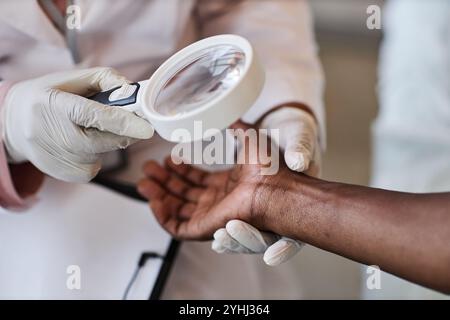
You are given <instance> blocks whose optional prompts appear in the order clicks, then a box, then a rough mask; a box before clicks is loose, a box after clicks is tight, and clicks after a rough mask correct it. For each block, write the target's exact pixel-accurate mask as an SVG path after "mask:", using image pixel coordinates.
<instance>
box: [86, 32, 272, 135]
mask: <svg viewBox="0 0 450 320" xmlns="http://www.w3.org/2000/svg"><path fill="white" fill-rule="evenodd" d="M263 85H264V71H263V68H262V67H261V65H260V63H259V60H258V58H257V56H256V55H255V52H254V51H253V48H252V46H251V44H250V43H249V42H248V41H247V40H246V39H244V38H242V37H240V36H236V35H220V36H214V37H210V38H206V39H203V40H200V41H198V42H195V43H193V44H191V45H189V46H187V47H186V48H184V49H182V50H181V51H179V52H177V53H176V54H175V55H173V56H172V57H171V58H169V59H168V60H167V61H166V62H165V63H163V64H162V65H161V66H160V67H159V68H158V70H156V72H155V73H154V74H153V75H152V77H151V78H150V79H149V80H144V81H140V82H137V83H132V84H128V85H124V86H121V87H117V88H113V89H111V90H108V91H103V92H100V93H97V94H96V95H94V96H92V97H91V99H93V100H96V101H98V102H101V103H103V104H106V105H111V106H120V107H121V108H124V109H126V110H128V111H131V112H135V113H136V114H138V115H140V116H143V117H144V118H146V119H147V120H148V121H149V122H150V123H151V124H152V125H153V127H154V128H155V130H156V131H157V132H158V133H159V135H160V136H161V137H163V138H164V139H166V140H169V141H172V142H189V141H193V140H198V139H202V138H203V139H204V138H208V137H207V136H205V135H201V136H200V137H199V136H198V134H194V124H195V121H201V122H202V129H203V132H206V131H208V129H219V130H222V129H224V128H226V127H228V126H229V125H230V124H232V123H233V122H235V121H236V120H238V119H239V118H240V117H241V116H242V115H243V114H244V113H245V112H246V111H247V110H248V109H249V108H250V107H251V106H252V105H253V103H254V102H255V101H256V99H257V98H258V96H259V94H260V92H261V90H262V88H263ZM177 129H185V130H187V132H189V135H188V136H187V137H183V138H180V136H179V135H174V132H175V130H177ZM180 139H184V140H181V141H180Z"/></svg>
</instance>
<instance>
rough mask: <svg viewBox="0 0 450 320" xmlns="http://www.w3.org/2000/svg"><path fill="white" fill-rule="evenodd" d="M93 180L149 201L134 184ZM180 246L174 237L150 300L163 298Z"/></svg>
mask: <svg viewBox="0 0 450 320" xmlns="http://www.w3.org/2000/svg"><path fill="white" fill-rule="evenodd" d="M92 182H93V183H96V184H98V185H101V186H103V187H105V188H108V189H109V190H112V191H115V192H117V193H120V194H122V195H125V196H127V197H130V198H133V199H136V200H140V201H145V202H147V200H146V199H144V198H143V197H142V196H141V195H140V194H139V193H138V192H137V191H136V187H135V186H133V185H129V184H126V183H122V182H118V181H114V180H111V179H108V178H105V177H103V176H102V175H100V176H98V177H96V178H95V179H94V180H93V181H92ZM179 247H180V242H179V241H177V240H175V239H172V240H171V242H170V245H169V248H168V249H167V252H166V253H165V255H164V256H163V263H162V266H161V269H160V270H159V274H158V278H157V279H156V281H155V284H154V285H153V289H152V292H151V293H150V296H149V297H148V300H159V299H161V295H162V293H163V291H164V287H165V285H166V283H167V279H168V278H169V275H170V271H171V270H172V266H173V264H174V263H175V259H176V256H177V253H178V249H179Z"/></svg>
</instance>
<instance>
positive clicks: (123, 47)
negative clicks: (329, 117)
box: [0, 0, 325, 298]
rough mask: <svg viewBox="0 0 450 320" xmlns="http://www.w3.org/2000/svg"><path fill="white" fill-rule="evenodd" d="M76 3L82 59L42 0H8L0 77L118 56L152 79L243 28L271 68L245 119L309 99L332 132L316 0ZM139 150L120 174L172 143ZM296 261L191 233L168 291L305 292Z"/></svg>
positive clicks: (206, 294) (2, 9) (133, 173)
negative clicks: (177, 58)
mask: <svg viewBox="0 0 450 320" xmlns="http://www.w3.org/2000/svg"><path fill="white" fill-rule="evenodd" d="M75 4H77V5H79V6H80V8H81V30H79V32H78V48H79V53H80V55H81V58H82V61H81V63H80V64H79V65H75V64H74V63H73V61H72V58H71V54H70V51H69V50H68V47H67V45H66V43H65V41H64V38H63V37H62V36H61V34H60V33H59V32H58V31H57V29H56V28H55V27H54V26H53V25H52V23H51V22H50V21H49V20H48V18H47V17H46V16H45V14H44V13H43V11H42V10H41V8H40V7H39V5H38V3H37V1H14V0H3V1H1V2H0V78H3V79H4V80H12V81H19V80H23V79H27V78H33V77H38V76H40V75H44V74H47V73H50V72H55V71H60V70H68V69H73V68H85V67H93V66H110V67H113V68H116V69H117V70H119V71H120V72H121V73H123V74H124V75H125V76H127V77H128V78H129V79H130V80H135V81H137V80H143V79H146V78H148V77H150V75H151V74H152V72H154V70H155V69H156V68H157V67H158V66H159V65H160V64H161V62H163V61H164V60H165V59H167V58H168V57H169V56H170V55H171V54H172V53H174V52H175V51H177V50H178V49H180V48H182V47H184V46H185V45H186V44H188V43H191V42H193V41H194V40H197V39H199V38H202V37H206V36H210V35H214V34H221V33H235V34H240V35H243V36H245V37H247V38H248V39H249V40H250V41H251V42H252V43H253V45H254V46H255V48H256V51H257V52H258V54H259V56H260V58H261V61H262V63H263V65H264V66H265V69H266V85H265V88H264V90H263V93H262V95H261V97H260V99H259V100H258V101H257V103H256V104H255V105H254V107H253V108H252V109H251V110H250V111H249V112H248V114H246V115H245V117H244V120H247V121H254V120H255V119H257V118H258V116H259V115H261V114H263V113H264V112H265V111H266V110H268V109H269V108H271V107H273V106H275V105H279V104H282V103H285V102H289V101H299V102H303V103H305V104H307V105H309V106H310V107H311V108H312V109H313V111H314V112H315V114H316V116H317V118H318V119H319V122H320V126H321V132H322V134H321V139H322V142H323V141H324V137H325V135H324V113H323V108H322V100H321V99H322V90H323V88H322V87H323V81H322V78H323V77H322V72H321V68H320V63H319V61H318V58H317V49H316V45H315V42H314V37H313V32H312V21H311V20H312V19H311V15H310V12H309V8H308V5H307V3H306V1H302V0H297V1H290V0H286V1H281V0H280V1H255V0H250V1H223V0H216V1H209V0H206V1H205V0H199V1H195V0H148V1H147V0H114V1H111V0H95V1H87V0H78V1H75ZM169 146H170V145H169ZM131 150H132V157H131V166H130V168H128V170H127V171H126V172H124V173H123V174H121V175H120V178H122V179H124V180H127V181H133V182H136V181H137V180H138V179H139V177H140V176H141V172H140V170H141V166H142V163H143V162H144V161H145V159H149V158H159V159H160V158H162V157H163V156H164V155H166V154H167V152H168V150H170V147H168V144H167V143H165V142H164V141H162V140H161V139H159V138H158V137H156V138H152V140H151V141H150V142H149V143H147V144H146V143H144V144H140V145H137V146H135V147H133V148H132V149H131ZM133 151H134V152H133ZM61 211H63V208H61ZM73 218H74V219H76V218H77V217H73ZM130 219H132V216H130ZM86 223H87V222H86ZM109 223H114V221H110V222H109ZM58 227H62V226H55V228H58ZM74 236H75V235H73V234H70V233H68V234H67V238H70V237H74ZM11 241H12V242H14V241H20V239H11ZM45 249H46V248H45V247H43V248H42V250H45ZM48 254H49V257H51V259H58V257H54V256H52V255H51V252H49V253H48ZM68 254H70V253H68ZM51 259H49V263H51ZM299 259H300V257H299ZM294 267H295V263H287V264H285V265H284V266H282V267H278V268H268V267H266V266H264V264H263V262H262V260H261V257H249V256H240V255H239V256H233V257H229V256H221V255H217V254H215V253H213V252H212V251H211V250H210V248H209V243H203V244H199V243H186V244H184V245H183V248H182V250H181V253H180V255H179V258H178V261H177V265H176V266H175V272H174V273H173V276H172V278H171V281H170V283H169V285H168V289H167V290H166V292H165V297H167V298H174V297H175V298H269V297H270V298H301V297H302V288H301V281H300V280H299V279H298V277H296V270H295V268H294ZM39 276H40V274H39V273H37V274H36V277H39ZM100 298H101V297H100Z"/></svg>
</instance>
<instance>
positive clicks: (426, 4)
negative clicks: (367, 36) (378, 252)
mask: <svg viewBox="0 0 450 320" xmlns="http://www.w3.org/2000/svg"><path fill="white" fill-rule="evenodd" d="M383 14H384V16H383V19H384V33H385V39H384V41H383V46H382V51H381V60H380V69H379V77H380V79H379V80H380V84H379V89H380V92H379V96H380V113H379V115H378V118H377V120H376V123H375V125H374V128H373V129H374V130H373V133H374V161H373V164H374V167H373V180H372V185H373V186H374V187H379V188H385V189H391V190H398V191H407V192H418V193H423V192H444V191H445V192H448V191H450V48H449V43H450V2H449V1H448V0H431V1H430V0H429V1H421V0H391V1H389V2H388V4H387V6H386V8H385V9H384V10H383ZM411 245H414V244H413V243H412V244H411ZM365 276H366V274H364V276H363V277H365ZM363 284H365V281H363ZM364 296H365V298H385V299H391V298H393V299H396V298H397V299H398V298H403V299H433V298H444V297H446V296H444V295H441V294H439V293H437V292H434V291H431V290H428V289H424V288H422V287H420V286H417V285H413V284H411V283H409V282H406V281H404V280H401V279H399V278H397V277H394V276H392V275H389V274H387V273H383V274H382V278H381V290H371V291H368V290H366V289H365V287H364Z"/></svg>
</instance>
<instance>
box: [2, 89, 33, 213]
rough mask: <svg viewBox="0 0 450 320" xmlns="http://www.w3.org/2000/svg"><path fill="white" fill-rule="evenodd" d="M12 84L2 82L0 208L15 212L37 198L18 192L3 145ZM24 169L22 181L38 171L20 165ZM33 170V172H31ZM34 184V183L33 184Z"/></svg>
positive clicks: (28, 166) (29, 165)
mask: <svg viewBox="0 0 450 320" xmlns="http://www.w3.org/2000/svg"><path fill="white" fill-rule="evenodd" d="M10 86H11V84H9V83H5V82H0V133H1V139H0V207H3V208H8V209H13V210H24V209H26V208H27V207H28V206H30V205H31V204H32V203H33V202H34V201H35V198H34V197H33V196H32V195H31V196H30V195H29V194H27V196H22V195H20V193H19V192H18V191H17V190H16V187H15V185H14V182H13V177H12V174H11V170H10V167H9V165H8V161H7V156H6V150H5V147H4V145H3V137H4V130H3V129H4V123H3V101H4V99H5V96H6V93H7V92H8V90H9V88H10ZM20 166H21V168H23V170H21V171H22V173H21V174H20V177H21V179H22V180H23V179H27V177H30V178H32V177H33V176H35V175H34V174H31V175H28V174H27V173H31V171H34V170H37V169H35V168H34V167H32V166H31V164H24V165H20ZM30 170H31V171H30ZM21 182H25V183H26V182H27V181H21ZM32 183H34V182H32Z"/></svg>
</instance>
